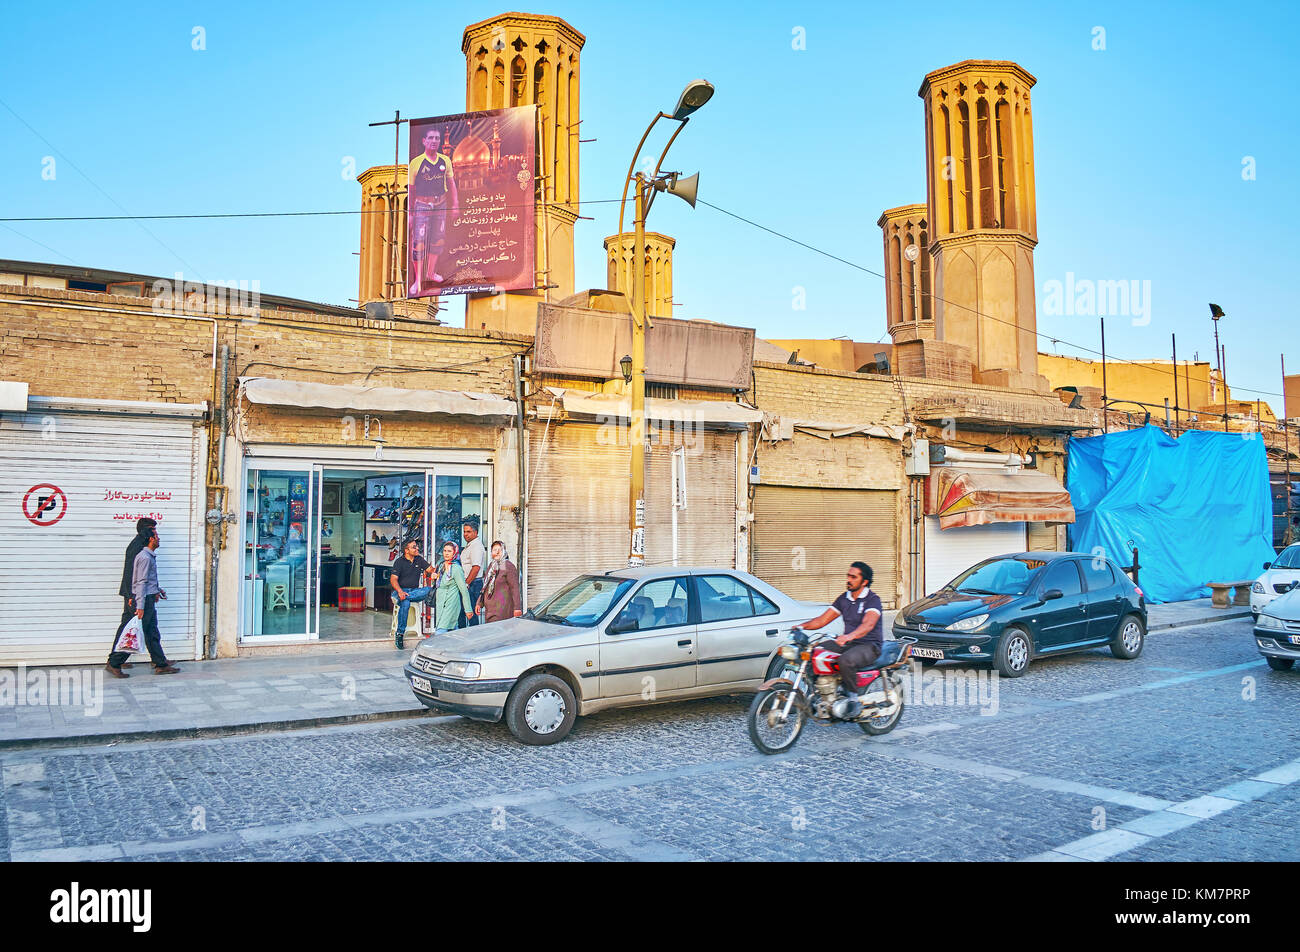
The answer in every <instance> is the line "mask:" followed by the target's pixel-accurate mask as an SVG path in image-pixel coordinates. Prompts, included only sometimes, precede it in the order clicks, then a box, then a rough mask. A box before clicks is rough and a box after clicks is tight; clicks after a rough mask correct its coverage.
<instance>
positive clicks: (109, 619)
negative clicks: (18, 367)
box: [0, 411, 205, 665]
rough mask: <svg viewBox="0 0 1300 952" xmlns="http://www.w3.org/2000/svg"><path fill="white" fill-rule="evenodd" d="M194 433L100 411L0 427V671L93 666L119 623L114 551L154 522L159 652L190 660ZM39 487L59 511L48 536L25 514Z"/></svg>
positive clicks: (190, 425)
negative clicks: (55, 499) (56, 494)
mask: <svg viewBox="0 0 1300 952" xmlns="http://www.w3.org/2000/svg"><path fill="white" fill-rule="evenodd" d="M195 422H196V421H195V420H193V419H186V418H177V417H174V416H166V417H162V416H160V417H140V416H126V415H120V414H116V413H106V412H94V413H69V412H59V411H51V412H39V411H38V412H31V413H21V414H4V415H3V416H0V665H4V664H87V663H96V662H97V663H101V664H102V663H103V661H104V659H105V658H106V657H107V655H108V650H109V647H110V646H111V642H112V638H113V632H114V630H115V629H116V628H117V624H118V621H119V619H120V618H121V613H122V600H121V597H120V596H119V595H118V586H119V584H120V583H121V578H122V556H123V552H124V550H125V549H126V546H127V543H128V542H130V541H131V537H132V534H133V533H134V532H135V520H136V518H138V517H139V516H143V515H152V514H156V518H158V527H159V533H160V535H161V537H162V547H161V548H160V549H159V550H158V575H159V582H160V584H161V585H162V587H163V589H164V590H165V591H166V592H167V596H168V597H167V600H166V601H159V602H158V626H159V629H160V630H161V632H162V637H163V650H164V651H165V652H166V654H167V656H168V657H169V658H171V659H173V660H185V659H191V658H193V657H195V650H196V646H197V639H198V633H199V630H200V626H201V616H202V607H203V596H202V583H203V572H204V564H205V560H204V558H203V502H204V486H203V482H202V473H203V460H202V458H201V438H202V430H201V428H199V427H197V426H196V425H195ZM43 484H49V485H50V486H54V487H57V489H58V490H60V491H61V492H62V494H63V496H64V497H65V498H66V501H67V502H66V509H65V511H64V514H63V515H62V517H61V518H59V519H58V521H57V522H54V523H53V524H51V525H47V526H40V525H36V524H34V523H33V522H32V521H31V520H29V519H28V518H27V517H26V516H25V515H24V509H23V507H24V502H23V500H24V497H25V496H27V494H28V492H29V490H30V489H31V488H33V487H36V486H40V485H43ZM42 492H48V490H42ZM164 497H165V498H164ZM33 498H34V497H33ZM32 505H33V503H32V501H31V500H30V499H29V502H28V506H29V509H30V508H31V507H32ZM57 511H58V510H57V509H55V510H52V511H51V515H52V514H53V513H54V512H57ZM45 518H48V517H45Z"/></svg>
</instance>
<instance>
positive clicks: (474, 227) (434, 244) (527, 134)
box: [407, 106, 537, 298]
mask: <svg viewBox="0 0 1300 952" xmlns="http://www.w3.org/2000/svg"><path fill="white" fill-rule="evenodd" d="M536 132H537V107H536V106H516V107H514V108H511V109H489V110H486V111H484V112H471V113H465V114H462V115H457V116H437V117H434V118H431V119H412V120H411V162H410V165H409V166H408V169H407V172H408V177H407V215H408V217H409V220H408V223H407V224H408V231H407V234H408V235H409V241H408V242H407V245H408V249H409V250H408V260H407V294H408V295H409V296H410V297H413V298H414V297H431V296H435V295H440V294H469V293H475V292H485V291H486V292H491V291H519V290H523V289H526V288H532V287H535V286H536V277H537V276H536V268H535V263H534V253H535V247H534V246H535V244H536V224H535V221H534V218H533V214H534V203H533V192H534V188H535V183H536V177H537V170H536Z"/></svg>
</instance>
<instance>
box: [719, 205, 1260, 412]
mask: <svg viewBox="0 0 1300 952" xmlns="http://www.w3.org/2000/svg"><path fill="white" fill-rule="evenodd" d="M698 202H699V204H701V205H707V206H708V207H709V208H712V209H713V210H714V211H717V212H721V213H722V214H724V215H727V216H728V217H731V218H734V219H736V220H737V221H741V222H744V223H745V224H746V225H751V226H753V227H754V228H757V229H759V230H760V231H765V232H767V233H768V234H769V235H775V236H776V237H777V238H780V239H782V240H783V241H789V242H791V243H792V244H796V245H798V246H799V247H801V248H807V249H808V250H809V251H812V252H815V253H817V254H819V255H822V256H823V257H826V258H830V259H831V260H832V261H838V262H840V263H841V264H846V265H848V266H849V267H850V268H856V269H857V270H858V271H863V272H865V273H867V274H870V275H872V276H874V277H877V278H881V279H883V280H884V281H885V282H886V283H888V282H890V280H891V279H890V277H889V276H888V275H885V274H881V273H880V272H879V271H873V270H872V269H871V268H868V267H866V266H865V265H860V264H858V263H857V262H855V261H850V260H848V259H847V258H841V257H840V256H839V255H836V254H832V253H831V252H829V251H824V250H822V249H821V248H817V247H815V246H813V245H810V244H808V243H807V242H806V241H800V240H799V239H798V238H795V237H793V236H791V235H787V234H785V233H784V232H780V231H777V230H776V229H774V228H768V227H767V226H766V225H760V224H759V223H758V222H756V221H754V220H752V219H750V218H746V217H745V216H743V215H738V214H736V213H735V212H733V211H728V210H727V209H725V208H722V207H720V206H718V205H714V204H713V203H712V202H706V201H705V200H704V199H698ZM921 293H922V294H925V295H928V296H929V297H930V299H931V300H932V301H939V302H941V303H943V304H944V305H946V306H949V307H957V308H961V309H962V310H963V311H969V312H970V313H972V314H974V315H976V316H977V317H983V318H986V319H987V320H990V321H997V322H998V323H999V324H1006V325H1008V326H1010V327H1014V328H1016V329H1017V330H1018V331H1023V330H1024V328H1022V327H1020V325H1019V324H1017V323H1016V322H1015V321H1008V320H1006V319H1004V318H1000V317H994V316H993V315H992V314H985V313H983V312H982V311H980V310H978V309H976V308H973V307H967V306H966V305H965V304H958V303H957V302H956V301H947V300H945V299H944V298H941V297H939V296H938V295H937V294H935V293H934V292H933V291H929V290H927V289H925V288H922V289H921ZM1034 336H1035V337H1040V338H1042V339H1044V340H1048V341H1051V342H1052V343H1054V344H1055V343H1058V342H1059V343H1062V344H1065V345H1067V346H1069V347H1073V348H1075V349H1076V350H1081V351H1083V352H1085V353H1089V354H1096V355H1097V356H1099V357H1101V356H1104V357H1105V358H1106V359H1107V360H1114V361H1116V362H1117V363H1125V364H1133V365H1135V366H1139V367H1145V368H1147V369H1149V370H1151V371H1153V372H1155V373H1162V374H1167V375H1169V376H1171V377H1173V378H1174V383H1175V386H1176V385H1177V382H1178V373H1177V370H1176V369H1174V370H1165V369H1164V368H1162V367H1156V366H1152V365H1151V364H1150V363H1148V362H1145V361H1140V360H1130V359H1129V358H1127V357H1114V356H1112V355H1110V354H1104V355H1103V354H1102V352H1101V351H1099V350H1094V349H1092V348H1091V347H1087V346H1085V345H1083V344H1076V343H1074V342H1072V341H1068V340H1066V339H1065V338H1064V337H1059V336H1057V335H1053V334H1048V333H1046V332H1044V331H1038V330H1036V331H1034ZM1224 385H1225V386H1226V385H1227V382H1226V381H1225V382H1224ZM1237 390H1239V391H1242V392H1245V393H1258V394H1261V395H1262V396H1266V397H1284V395H1283V394H1281V393H1277V392H1276V391H1273V390H1256V389H1253V388H1251V387H1238V388H1237Z"/></svg>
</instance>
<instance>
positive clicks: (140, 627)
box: [113, 616, 144, 654]
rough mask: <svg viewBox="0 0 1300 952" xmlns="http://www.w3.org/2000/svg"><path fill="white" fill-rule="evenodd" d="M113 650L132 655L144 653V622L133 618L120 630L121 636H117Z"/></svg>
mask: <svg viewBox="0 0 1300 952" xmlns="http://www.w3.org/2000/svg"><path fill="white" fill-rule="evenodd" d="M113 650H114V651H125V652H128V653H132V654H134V653H135V652H139V651H144V622H142V621H141V620H140V619H139V618H138V617H134V616H133V617H132V618H131V620H130V621H128V622H127V623H126V627H125V628H123V629H122V634H120V635H118V636H117V644H116V645H114V646H113Z"/></svg>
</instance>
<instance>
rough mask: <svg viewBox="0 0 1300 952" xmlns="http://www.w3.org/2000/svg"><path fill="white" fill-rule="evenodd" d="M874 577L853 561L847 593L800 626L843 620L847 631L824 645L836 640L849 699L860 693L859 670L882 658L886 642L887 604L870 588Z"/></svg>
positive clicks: (844, 684)
mask: <svg viewBox="0 0 1300 952" xmlns="http://www.w3.org/2000/svg"><path fill="white" fill-rule="evenodd" d="M871 579H872V572H871V566H870V565H868V564H867V563H866V562H854V563H853V564H852V565H851V566H849V570H848V572H847V573H846V574H845V585H844V588H845V591H844V594H843V595H841V596H840V597H839V598H837V599H835V601H834V602H833V603H832V604H831V607H830V608H828V609H826V611H824V612H822V613H821V614H820V615H818V616H817V617H816V618H814V619H812V620H811V621H807V622H804V623H803V624H802V625H800V626H799V627H801V628H803V629H805V630H807V629H813V630H815V629H818V628H822V627H824V626H825V625H829V624H830V623H831V622H833V621H834V620H835V619H836V618H843V619H844V634H842V635H839V636H838V637H834V636H832V637H830V638H828V639H824V640H823V642H822V647H825V648H829V647H830V646H829V645H828V644H827V643H826V642H829V641H834V642H835V644H836V647H835V648H832V649H831V650H836V651H839V652H840V658H839V666H840V684H841V685H842V686H843V688H844V693H845V694H847V695H848V696H849V697H850V698H857V696H858V672H859V671H860V670H862V669H863V668H868V667H870V666H871V663H872V662H873V661H875V660H876V659H877V658H879V657H880V651H881V646H882V645H883V644H884V623H883V620H882V619H883V618H884V606H883V605H882V604H881V602H880V596H879V595H877V594H876V593H875V592H873V591H872V590H871Z"/></svg>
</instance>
